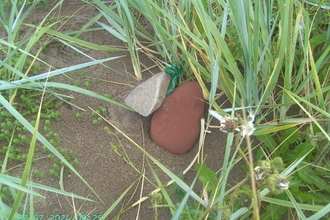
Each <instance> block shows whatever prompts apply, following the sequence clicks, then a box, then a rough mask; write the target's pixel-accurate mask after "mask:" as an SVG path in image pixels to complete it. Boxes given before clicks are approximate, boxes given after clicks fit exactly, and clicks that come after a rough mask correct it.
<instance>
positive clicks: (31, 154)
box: [9, 87, 46, 219]
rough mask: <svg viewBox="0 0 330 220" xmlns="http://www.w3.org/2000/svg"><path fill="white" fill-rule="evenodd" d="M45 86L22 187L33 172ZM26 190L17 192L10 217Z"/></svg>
mask: <svg viewBox="0 0 330 220" xmlns="http://www.w3.org/2000/svg"><path fill="white" fill-rule="evenodd" d="M45 88H46V87H44V91H43V93H42V97H41V101H40V106H39V110H38V114H37V119H36V123H35V127H34V129H33V135H32V138H31V144H30V149H29V153H28V156H27V159H26V163H25V167H24V171H23V175H22V181H21V186H22V187H26V183H27V181H28V178H29V174H30V172H31V167H32V161H33V156H34V149H35V146H36V141H37V134H38V130H39V123H40V115H41V107H42V102H43V98H44V94H45ZM23 195H24V192H23V191H21V190H19V191H18V193H17V197H16V198H15V202H14V204H13V206H12V210H11V213H10V215H9V219H11V218H13V217H14V214H15V212H16V211H17V209H18V207H19V205H20V203H21V201H22V198H23Z"/></svg>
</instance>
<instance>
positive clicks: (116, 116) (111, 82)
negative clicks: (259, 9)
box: [28, 1, 244, 220]
mask: <svg viewBox="0 0 330 220" xmlns="http://www.w3.org/2000/svg"><path fill="white" fill-rule="evenodd" d="M50 5H52V3H51V1H50ZM77 10H78V11H77ZM46 13H47V11H45V9H43V8H40V7H37V8H36V9H35V10H34V12H33V13H31V16H30V17H29V18H28V22H30V23H33V24H37V23H38V22H40V21H41V20H42V19H43V18H44V16H45V14H46ZM73 14H75V16H73V17H72V18H70V19H69V20H67V19H65V20H63V21H62V22H60V23H59V24H58V25H56V26H55V27H56V28H57V27H59V26H60V25H62V24H63V26H62V27H61V28H60V29H59V30H60V31H61V32H63V33H66V32H70V31H75V30H80V28H81V27H83V25H84V24H86V22H88V19H89V18H92V17H94V16H95V15H97V14H98V11H97V10H96V9H95V8H93V7H91V6H89V5H86V4H83V3H82V2H81V1H65V3H64V4H63V5H62V7H61V9H60V10H57V11H56V15H55V16H58V17H64V16H68V15H73ZM64 21H66V22H65V23H64ZM95 27H96V26H95ZM80 39H82V40H86V41H89V42H93V43H96V44H99V45H116V46H125V45H123V44H122V42H121V41H119V40H118V39H116V38H115V37H113V36H111V35H110V34H109V33H107V32H106V31H93V32H88V33H84V34H82V35H81V36H80ZM84 52H85V53H86V54H88V55H89V56H91V57H93V58H94V59H101V58H107V57H114V56H118V55H126V56H125V57H123V58H120V59H116V60H113V61H110V62H107V63H105V65H107V66H108V67H110V69H107V68H104V66H102V65H95V66H92V67H88V68H84V69H81V70H79V71H75V72H72V73H70V74H68V75H67V76H61V77H58V78H56V79H52V80H51V81H60V82H73V83H77V82H80V81H82V82H83V83H82V85H81V87H83V88H86V89H90V90H92V91H94V92H96V93H98V94H103V95H104V94H110V95H111V96H112V98H113V99H114V100H115V101H118V102H120V103H124V99H125V97H126V95H127V94H128V93H129V92H130V91H131V90H132V89H133V88H134V86H136V85H138V84H139V83H141V82H139V81H137V80H136V79H135V77H134V71H133V68H132V65H131V61H130V58H129V56H128V54H127V53H122V52H121V53H119V52H104V51H95V50H85V51H84ZM40 58H42V59H44V60H46V61H47V62H48V63H49V64H51V65H53V66H55V67H57V68H61V67H67V66H72V65H74V64H79V63H83V62H87V61H90V59H89V58H87V57H85V56H83V55H81V54H79V53H77V52H74V51H73V50H72V49H70V48H68V47H66V46H63V45H62V44H61V43H60V42H58V41H57V40H56V39H54V40H52V42H51V43H49V44H48V45H47V47H46V49H45V50H44V51H43V52H42V53H41V54H40ZM142 63H143V65H145V67H153V66H154V62H153V61H151V60H149V59H148V58H145V59H142ZM159 71H160V69H158V68H157V67H154V68H151V69H150V70H148V71H145V72H143V80H142V81H144V80H146V79H148V78H149V77H151V76H152V74H155V73H157V72H159ZM80 76H84V77H86V78H83V79H81V78H80ZM91 78H95V79H96V78H98V79H100V80H99V81H96V80H95V81H93V82H92V86H91V87H87V86H86V85H85V83H86V82H87V81H88V80H90V79H91ZM64 94H67V95H73V96H74V99H72V100H71V102H72V103H73V104H75V105H77V106H79V107H81V108H83V109H85V111H81V110H78V109H76V108H74V107H71V106H68V105H62V106H61V107H60V109H58V111H59V113H60V117H59V120H58V121H57V122H54V123H53V131H55V132H58V133H59V134H60V137H61V139H62V142H61V145H60V146H59V147H58V148H59V149H62V148H64V149H68V150H73V151H74V152H75V155H76V158H77V159H78V161H79V164H78V166H76V169H77V171H78V172H79V173H80V174H81V175H82V176H83V178H84V179H85V180H86V181H87V182H88V183H89V184H90V186H91V187H92V188H93V189H94V190H95V193H96V194H98V195H99V197H100V198H101V199H102V201H100V200H99V199H98V198H97V197H96V195H95V194H94V193H93V192H91V190H90V189H89V188H88V187H87V186H86V184H85V183H83V181H82V180H80V179H79V178H78V177H77V176H76V175H74V174H70V173H68V172H67V171H66V172H65V176H64V189H65V190H66V191H69V192H72V193H75V194H78V195H81V196H85V197H88V198H91V199H94V200H95V201H97V202H84V201H82V200H78V199H75V200H73V199H72V198H70V197H64V196H59V195H57V194H54V193H50V192H45V191H38V192H40V193H41V194H42V195H44V196H45V198H37V197H35V203H34V206H35V214H36V215H45V217H48V218H49V217H50V216H51V215H70V216H71V217H72V216H73V215H74V213H75V212H78V211H79V212H80V213H81V214H83V215H89V216H91V218H90V219H93V218H92V217H95V216H96V215H101V214H103V213H104V212H105V211H106V210H107V209H108V208H109V207H110V206H111V205H112V204H113V203H114V202H115V201H116V199H117V198H118V197H120V195H122V193H123V192H124V191H125V190H126V189H128V187H130V186H131V185H132V184H133V186H132V188H131V189H130V190H129V191H128V193H127V195H126V196H125V197H124V199H123V201H122V202H121V203H119V205H118V206H117V208H116V209H115V210H114V211H113V212H112V213H111V214H110V215H109V217H108V219H113V218H114V217H115V216H116V215H117V214H118V213H119V211H120V209H124V210H125V209H126V208H128V207H130V205H132V204H133V203H135V202H136V201H138V200H139V198H140V196H141V195H142V196H146V195H148V194H149V193H150V192H151V191H152V190H154V189H156V186H157V183H156V181H155V179H154V178H153V177H152V174H151V172H150V168H149V165H148V161H147V158H146V157H145V156H144V155H143V153H142V152H141V150H140V149H139V148H138V147H136V146H135V145H134V144H133V143H132V142H131V141H129V140H128V139H127V138H125V137H124V136H123V135H122V134H120V132H118V131H117V130H116V129H114V128H113V127H112V126H110V125H109V124H107V123H106V122H103V123H102V124H101V125H97V124H93V123H92V120H93V119H96V118H95V116H92V114H91V113H92V111H91V110H90V109H89V107H91V108H93V109H98V108H99V107H104V108H106V109H107V111H108V112H109V114H107V115H105V117H106V118H107V119H108V120H109V121H110V122H111V123H113V124H114V125H115V126H117V127H118V128H119V129H120V130H121V131H122V132H124V133H125V134H126V135H127V136H128V137H129V138H131V139H132V140H133V141H134V142H135V143H137V144H138V145H140V146H141V147H143V148H144V149H145V150H146V151H147V152H148V153H150V154H151V155H152V156H153V157H155V158H156V159H157V160H158V161H159V162H161V163H162V164H163V165H165V166H166V167H167V168H168V169H169V170H171V171H172V172H173V173H175V174H179V173H180V172H181V171H183V170H184V169H186V167H187V166H188V165H189V164H190V163H191V161H192V160H193V158H194V157H195V155H196V153H197V151H198V145H197V144H198V143H196V144H195V146H194V147H193V148H192V150H190V151H189V152H188V153H186V154H184V155H179V156H178V155H173V154H171V153H168V152H167V151H165V150H164V149H162V148H160V147H158V146H157V145H156V144H155V143H153V141H152V140H151V138H150V135H149V125H150V119H151V116H150V117H143V116H140V115H138V114H137V113H135V112H132V111H129V110H127V109H124V108H121V107H118V106H116V105H114V104H111V103H108V102H105V101H102V100H98V99H95V98H91V97H89V96H85V95H81V94H76V93H71V92H68V91H64ZM205 106H206V105H205ZM227 107H228V106H227ZM206 108H207V106H206ZM76 113H81V114H82V115H83V116H84V117H82V118H77V117H76V116H75V115H76ZM212 124H213V125H218V122H217V121H215V120H213V121H212ZM105 126H108V127H109V129H110V131H111V132H113V133H114V134H115V135H108V134H106V133H105V132H104V127H105ZM116 136H117V137H118V138H119V141H120V142H119V141H118V139H117V137H116ZM225 141H226V134H224V133H220V131H219V130H218V129H213V130H212V133H210V134H207V135H206V140H205V145H204V149H203V155H204V157H207V160H206V166H208V167H209V168H211V169H213V170H215V171H217V170H219V169H220V168H221V166H222V161H223V152H224V148H225ZM110 143H112V144H114V145H117V146H118V151H119V152H120V153H121V154H122V155H124V151H123V149H125V151H126V153H127V156H128V157H127V158H129V160H130V161H131V164H130V163H127V162H125V161H124V159H123V158H122V157H121V156H119V155H118V154H116V153H115V152H114V151H112V150H111V145H110ZM121 146H122V148H121ZM125 158H126V156H125ZM149 162H150V164H151V166H152V167H153V168H154V169H155V171H156V173H157V175H158V176H159V178H160V179H161V181H162V183H163V184H165V183H166V182H167V181H169V180H170V178H169V177H168V176H167V175H166V174H165V173H164V172H162V171H161V170H160V169H159V168H158V167H157V166H156V165H155V164H154V163H152V162H151V161H150V160H149ZM133 165H134V166H135V167H136V168H137V169H139V170H140V171H141V172H145V175H146V176H147V177H148V178H149V180H150V181H151V182H152V184H151V183H149V182H148V181H147V180H146V179H144V182H142V175H141V174H139V173H138V172H137V171H135V170H134V169H133V167H132V166H133ZM51 166H52V163H51V161H50V160H49V159H44V160H40V161H39V162H38V163H37V164H35V165H34V168H35V169H39V170H41V171H42V172H43V173H45V176H44V177H38V176H36V175H33V179H32V180H33V181H35V182H38V183H42V184H45V185H48V186H52V187H55V188H60V185H59V179H58V178H56V177H54V176H52V175H50V174H49V170H50V169H52V167H51ZM232 173H233V175H232V176H230V179H231V180H232V182H235V181H238V180H239V179H241V178H243V177H244V172H242V171H241V170H240V169H239V168H236V170H235V171H234V172H232ZM194 177H195V171H194V170H190V171H188V173H187V174H186V175H185V180H186V182H187V183H188V184H189V183H190V182H191V181H192V179H193V178H194ZM196 193H197V194H201V192H200V190H198V188H197V189H196ZM151 205H152V203H151V200H150V199H147V200H146V201H144V202H143V203H141V206H140V207H139V206H135V207H133V208H131V209H129V210H127V211H125V212H124V213H123V214H122V215H121V216H120V218H119V219H144V220H148V219H155V212H156V210H155V209H154V208H152V207H150V206H151ZM157 212H158V215H159V219H170V216H171V215H170V212H169V209H168V208H166V207H163V208H157ZM94 215H95V216H94Z"/></svg>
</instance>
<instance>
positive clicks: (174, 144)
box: [150, 82, 204, 154]
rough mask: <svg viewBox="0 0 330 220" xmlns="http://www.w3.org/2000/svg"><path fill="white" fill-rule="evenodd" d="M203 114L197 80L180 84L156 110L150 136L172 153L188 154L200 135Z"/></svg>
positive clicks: (200, 91) (200, 92) (201, 94)
mask: <svg viewBox="0 0 330 220" xmlns="http://www.w3.org/2000/svg"><path fill="white" fill-rule="evenodd" d="M203 115H204V102H203V93H202V89H201V87H200V86H199V84H198V83H197V82H186V83H184V84H182V85H180V86H179V87H177V88H176V90H175V91H174V92H173V93H172V94H170V95H169V96H168V97H167V98H166V99H165V100H164V102H163V103H162V105H161V107H160V108H159V109H157V110H156V111H155V112H154V113H153V115H152V119H151V126H150V135H151V138H152V140H153V141H154V142H155V143H156V144H158V145H159V146H161V147H162V148H164V149H166V150H167V151H169V152H171V153H173V154H183V153H186V152H187V151H189V150H190V149H191V148H192V146H193V145H194V143H195V142H196V140H197V139H198V137H199V133H200V119H201V118H202V117H203Z"/></svg>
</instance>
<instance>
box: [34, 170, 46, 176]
mask: <svg viewBox="0 0 330 220" xmlns="http://www.w3.org/2000/svg"><path fill="white" fill-rule="evenodd" d="M33 173H34V174H36V175H38V176H39V177H44V174H42V173H41V172H40V170H33Z"/></svg>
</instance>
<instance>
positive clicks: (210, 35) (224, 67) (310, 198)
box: [91, 0, 330, 219]
mask: <svg viewBox="0 0 330 220" xmlns="http://www.w3.org/2000/svg"><path fill="white" fill-rule="evenodd" d="M91 4H93V5H94V6H95V7H97V8H98V9H99V11H100V15H99V16H103V17H104V19H105V20H106V21H107V22H108V23H105V22H101V21H98V22H97V24H99V25H100V26H101V27H102V28H103V29H104V30H106V31H108V32H109V34H111V35H113V36H115V37H117V38H119V39H120V40H122V41H123V42H125V43H127V45H128V50H129V51H130V55H131V57H132V63H133V66H134V68H135V70H137V69H139V68H140V63H139V56H140V55H139V54H140V53H144V54H146V55H147V56H149V57H151V58H153V59H154V61H155V62H156V63H157V64H158V65H159V66H160V67H161V68H163V67H164V66H169V65H170V64H171V63H177V64H180V65H182V66H183V68H184V70H185V73H186V74H185V75H184V76H183V77H182V79H181V81H184V80H187V79H188V80H192V79H193V80H197V81H198V82H199V84H200V86H201V87H202V89H203V92H204V98H205V99H206V100H207V101H208V103H209V113H210V114H209V115H208V117H207V119H206V122H205V125H204V126H205V127H204V128H205V131H207V130H208V129H210V128H211V127H212V123H214V122H213V121H212V120H214V118H216V119H218V120H219V121H220V123H221V126H220V129H221V130H222V131H224V130H225V129H224V128H225V127H226V126H225V123H226V121H228V120H234V121H236V122H235V124H237V127H235V129H234V130H239V132H235V133H234V132H229V134H228V136H227V142H226V149H225V159H224V162H223V163H222V170H221V171H220V172H219V173H215V172H214V171H211V170H210V169H208V168H206V167H204V165H202V163H201V164H200V165H198V166H199V168H200V169H201V171H200V172H199V174H197V177H198V179H199V180H200V181H201V182H202V183H203V184H204V186H205V188H206V191H207V193H206V195H203V196H201V197H200V196H197V195H196V194H194V193H193V190H192V188H193V185H191V186H190V187H189V186H187V185H185V184H183V183H182V180H180V179H178V178H177V177H176V176H173V174H172V173H171V172H169V171H168V170H167V169H165V168H162V169H163V171H164V172H165V173H166V174H168V175H169V176H170V177H171V178H172V179H173V181H174V182H175V183H176V184H177V185H179V187H180V188H181V189H183V191H184V192H185V193H184V196H183V198H182V200H181V203H180V204H178V205H175V206H174V207H173V203H172V202H171V201H170V200H169V199H167V200H165V201H166V202H167V204H168V205H169V207H170V211H171V212H172V214H173V219H236V218H240V219H252V218H253V219H279V218H281V216H288V215H290V216H291V217H292V218H296V217H297V216H298V218H301V219H307V217H309V219H319V218H321V217H322V218H326V217H327V213H328V211H327V210H329V205H328V198H327V196H324V197H321V196H320V194H318V193H315V192H320V193H321V194H325V195H328V194H329V188H328V187H327V186H326V183H327V177H326V176H328V175H329V173H330V170H329V166H328V165H327V164H328V162H329V154H328V153H329V150H330V146H329V141H330V136H329V132H330V121H329V118H330V115H329V110H330V105H329V103H330V102H329V99H330V92H329V88H330V84H329V76H330V75H329V65H330V57H329V52H330V38H329V19H330V14H329V11H328V10H327V8H329V5H328V3H327V2H326V1H318V2H313V3H312V2H302V1H284V0H283V1H264V0H256V1H244V0H237V1H206V0H202V1H197V0H192V1H180V2H173V1H168V2H164V1H151V0H142V1H140V0H139V1H137V0H119V1H115V2H113V3H112V4H110V5H109V6H108V5H106V3H104V2H102V1H99V0H95V1H94V2H92V3H91ZM117 12H118V13H117ZM145 23H147V24H148V27H152V30H153V31H152V32H150V31H148V30H147V28H145V27H146V25H145ZM109 25H110V26H109ZM133 27H134V30H133ZM137 48H139V49H137ZM159 56H161V57H162V58H161V59H160V58H159ZM136 76H137V78H140V76H139V75H138V74H137V75H136ZM209 85H210V86H209ZM222 96H225V97H226V98H227V99H228V101H229V102H230V103H231V105H232V108H230V109H222V108H221V107H220V103H218V102H217V100H219V98H220V97H222ZM294 108H296V109H298V110H293V109H294ZM217 123H219V122H217ZM227 132H228V131H227ZM202 135H203V136H202V137H203V138H207V135H206V132H205V134H203V130H202ZM252 135H253V136H255V137H256V138H257V139H259V141H260V142H261V143H260V145H258V146H253V145H254V143H253V142H251V138H250V136H252ZM201 140H203V139H201ZM245 142H246V146H247V147H243V146H244V145H245V144H243V143H245ZM200 145H203V142H202V143H200ZM232 146H235V150H234V152H231V149H232ZM252 149H253V150H252ZM231 155H233V156H231ZM235 156H237V157H235ZM276 158H282V160H283V163H284V164H285V167H279V169H271V170H270V172H269V173H267V175H265V173H264V171H260V172H261V173H259V174H260V175H261V174H262V175H264V177H263V178H264V179H262V180H260V179H257V178H256V177H255V175H256V172H257V171H256V169H257V170H258V169H259V168H260V164H264V163H266V162H267V163H271V161H274V160H276ZM240 159H243V160H244V161H245V164H246V168H245V170H246V172H247V177H246V179H245V180H244V181H243V182H242V183H240V184H237V185H236V186H233V187H232V189H230V190H228V189H227V188H226V183H227V181H228V176H229V175H230V172H231V169H232V167H233V166H234V165H235V164H236V163H237V161H238V160H240ZM157 165H158V166H160V167H162V165H160V164H157ZM258 167H259V168H258ZM263 169H264V168H263ZM196 170H198V169H197V167H196ZM313 170H317V172H312V171H313ZM206 174H208V175H206ZM204 175H205V176H204ZM308 177H309V178H308ZM310 177H312V178H310ZM155 178H156V177H155ZM311 179H313V180H311ZM260 181H261V182H260ZM289 182H290V186H288V184H289ZM270 183H276V186H267V184H270ZM265 186H267V187H265ZM161 192H162V195H163V197H164V198H165V197H167V196H168V195H167V192H165V191H161ZM279 192H281V193H279ZM311 192H313V193H311ZM188 197H192V198H193V199H194V200H195V202H196V204H197V205H196V204H195V205H193V206H192V205H191V204H188V203H189V202H188V201H189V200H188V199H187V198H188ZM201 201H203V202H201ZM245 201H247V202H245ZM242 204H243V205H242ZM261 204H263V206H261ZM275 210H277V211H278V212H277V211H275Z"/></svg>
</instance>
